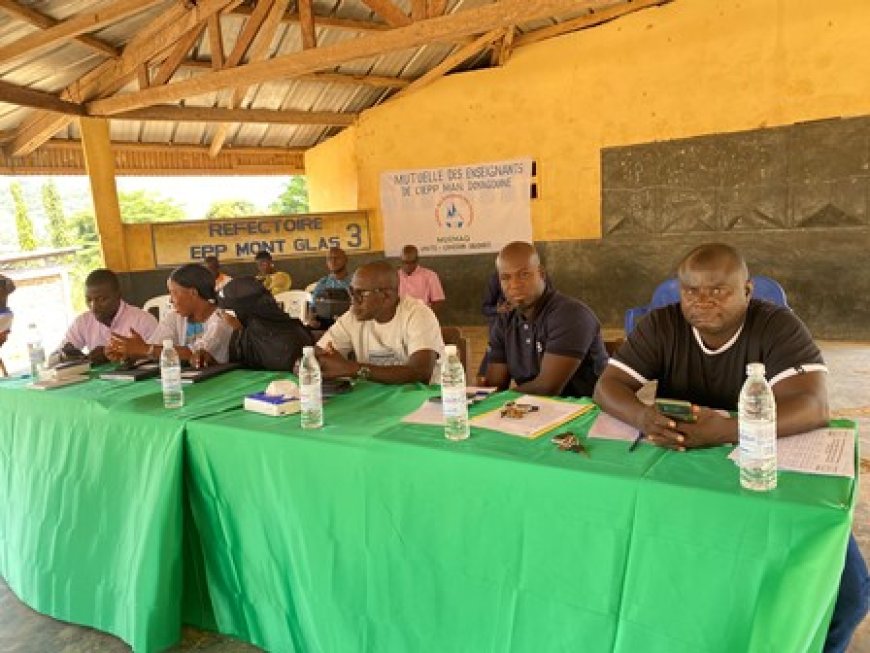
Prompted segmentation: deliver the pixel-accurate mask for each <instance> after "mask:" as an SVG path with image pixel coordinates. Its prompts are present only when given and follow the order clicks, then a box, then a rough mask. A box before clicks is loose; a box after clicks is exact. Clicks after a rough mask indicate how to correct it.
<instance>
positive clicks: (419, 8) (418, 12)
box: [411, 0, 429, 20]
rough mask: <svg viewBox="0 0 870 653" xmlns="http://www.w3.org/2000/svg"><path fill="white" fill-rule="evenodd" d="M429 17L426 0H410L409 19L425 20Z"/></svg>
mask: <svg viewBox="0 0 870 653" xmlns="http://www.w3.org/2000/svg"><path fill="white" fill-rule="evenodd" d="M426 18H429V2H428V0H411V20H425V19H426Z"/></svg>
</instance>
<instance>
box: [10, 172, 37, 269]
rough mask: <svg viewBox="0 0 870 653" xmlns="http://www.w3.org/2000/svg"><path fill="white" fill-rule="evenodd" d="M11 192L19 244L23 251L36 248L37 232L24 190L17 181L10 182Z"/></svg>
mask: <svg viewBox="0 0 870 653" xmlns="http://www.w3.org/2000/svg"><path fill="white" fill-rule="evenodd" d="M9 192H10V193H12V202H13V204H14V205H15V228H16V230H17V231H18V245H19V247H21V251H24V252H29V251H32V250H34V249H36V234H35V233H34V231H33V221H32V220H31V219H30V215H29V214H28V212H27V203H26V202H25V201H24V191H23V190H22V189H21V184H20V183H19V182H17V181H14V182H12V183H11V184H9Z"/></svg>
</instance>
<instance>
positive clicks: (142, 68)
mask: <svg viewBox="0 0 870 653" xmlns="http://www.w3.org/2000/svg"><path fill="white" fill-rule="evenodd" d="M136 81H137V82H138V84H139V89H140V90H141V89H143V88H148V87H149V86H151V72H150V71H149V70H148V64H145V63H141V64H139V66H137V68H136Z"/></svg>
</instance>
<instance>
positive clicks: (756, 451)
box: [738, 420, 776, 459]
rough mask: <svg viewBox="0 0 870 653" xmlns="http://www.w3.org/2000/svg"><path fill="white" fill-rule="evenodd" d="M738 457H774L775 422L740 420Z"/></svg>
mask: <svg viewBox="0 0 870 653" xmlns="http://www.w3.org/2000/svg"><path fill="white" fill-rule="evenodd" d="M738 431H739V434H740V456H741V458H744V459H764V458H775V457H776V422H772V421H768V420H758V421H754V420H752V421H750V420H741V421H740V423H739V424H738Z"/></svg>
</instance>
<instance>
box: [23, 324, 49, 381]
mask: <svg viewBox="0 0 870 653" xmlns="http://www.w3.org/2000/svg"><path fill="white" fill-rule="evenodd" d="M27 355H28V357H29V358H30V376H31V377H33V380H34V381H36V380H37V379H39V372H40V370H42V368H44V367H45V349H43V347H42V338H41V337H40V335H39V329H37V328H36V325H35V324H32V323H31V324H28V325H27Z"/></svg>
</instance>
